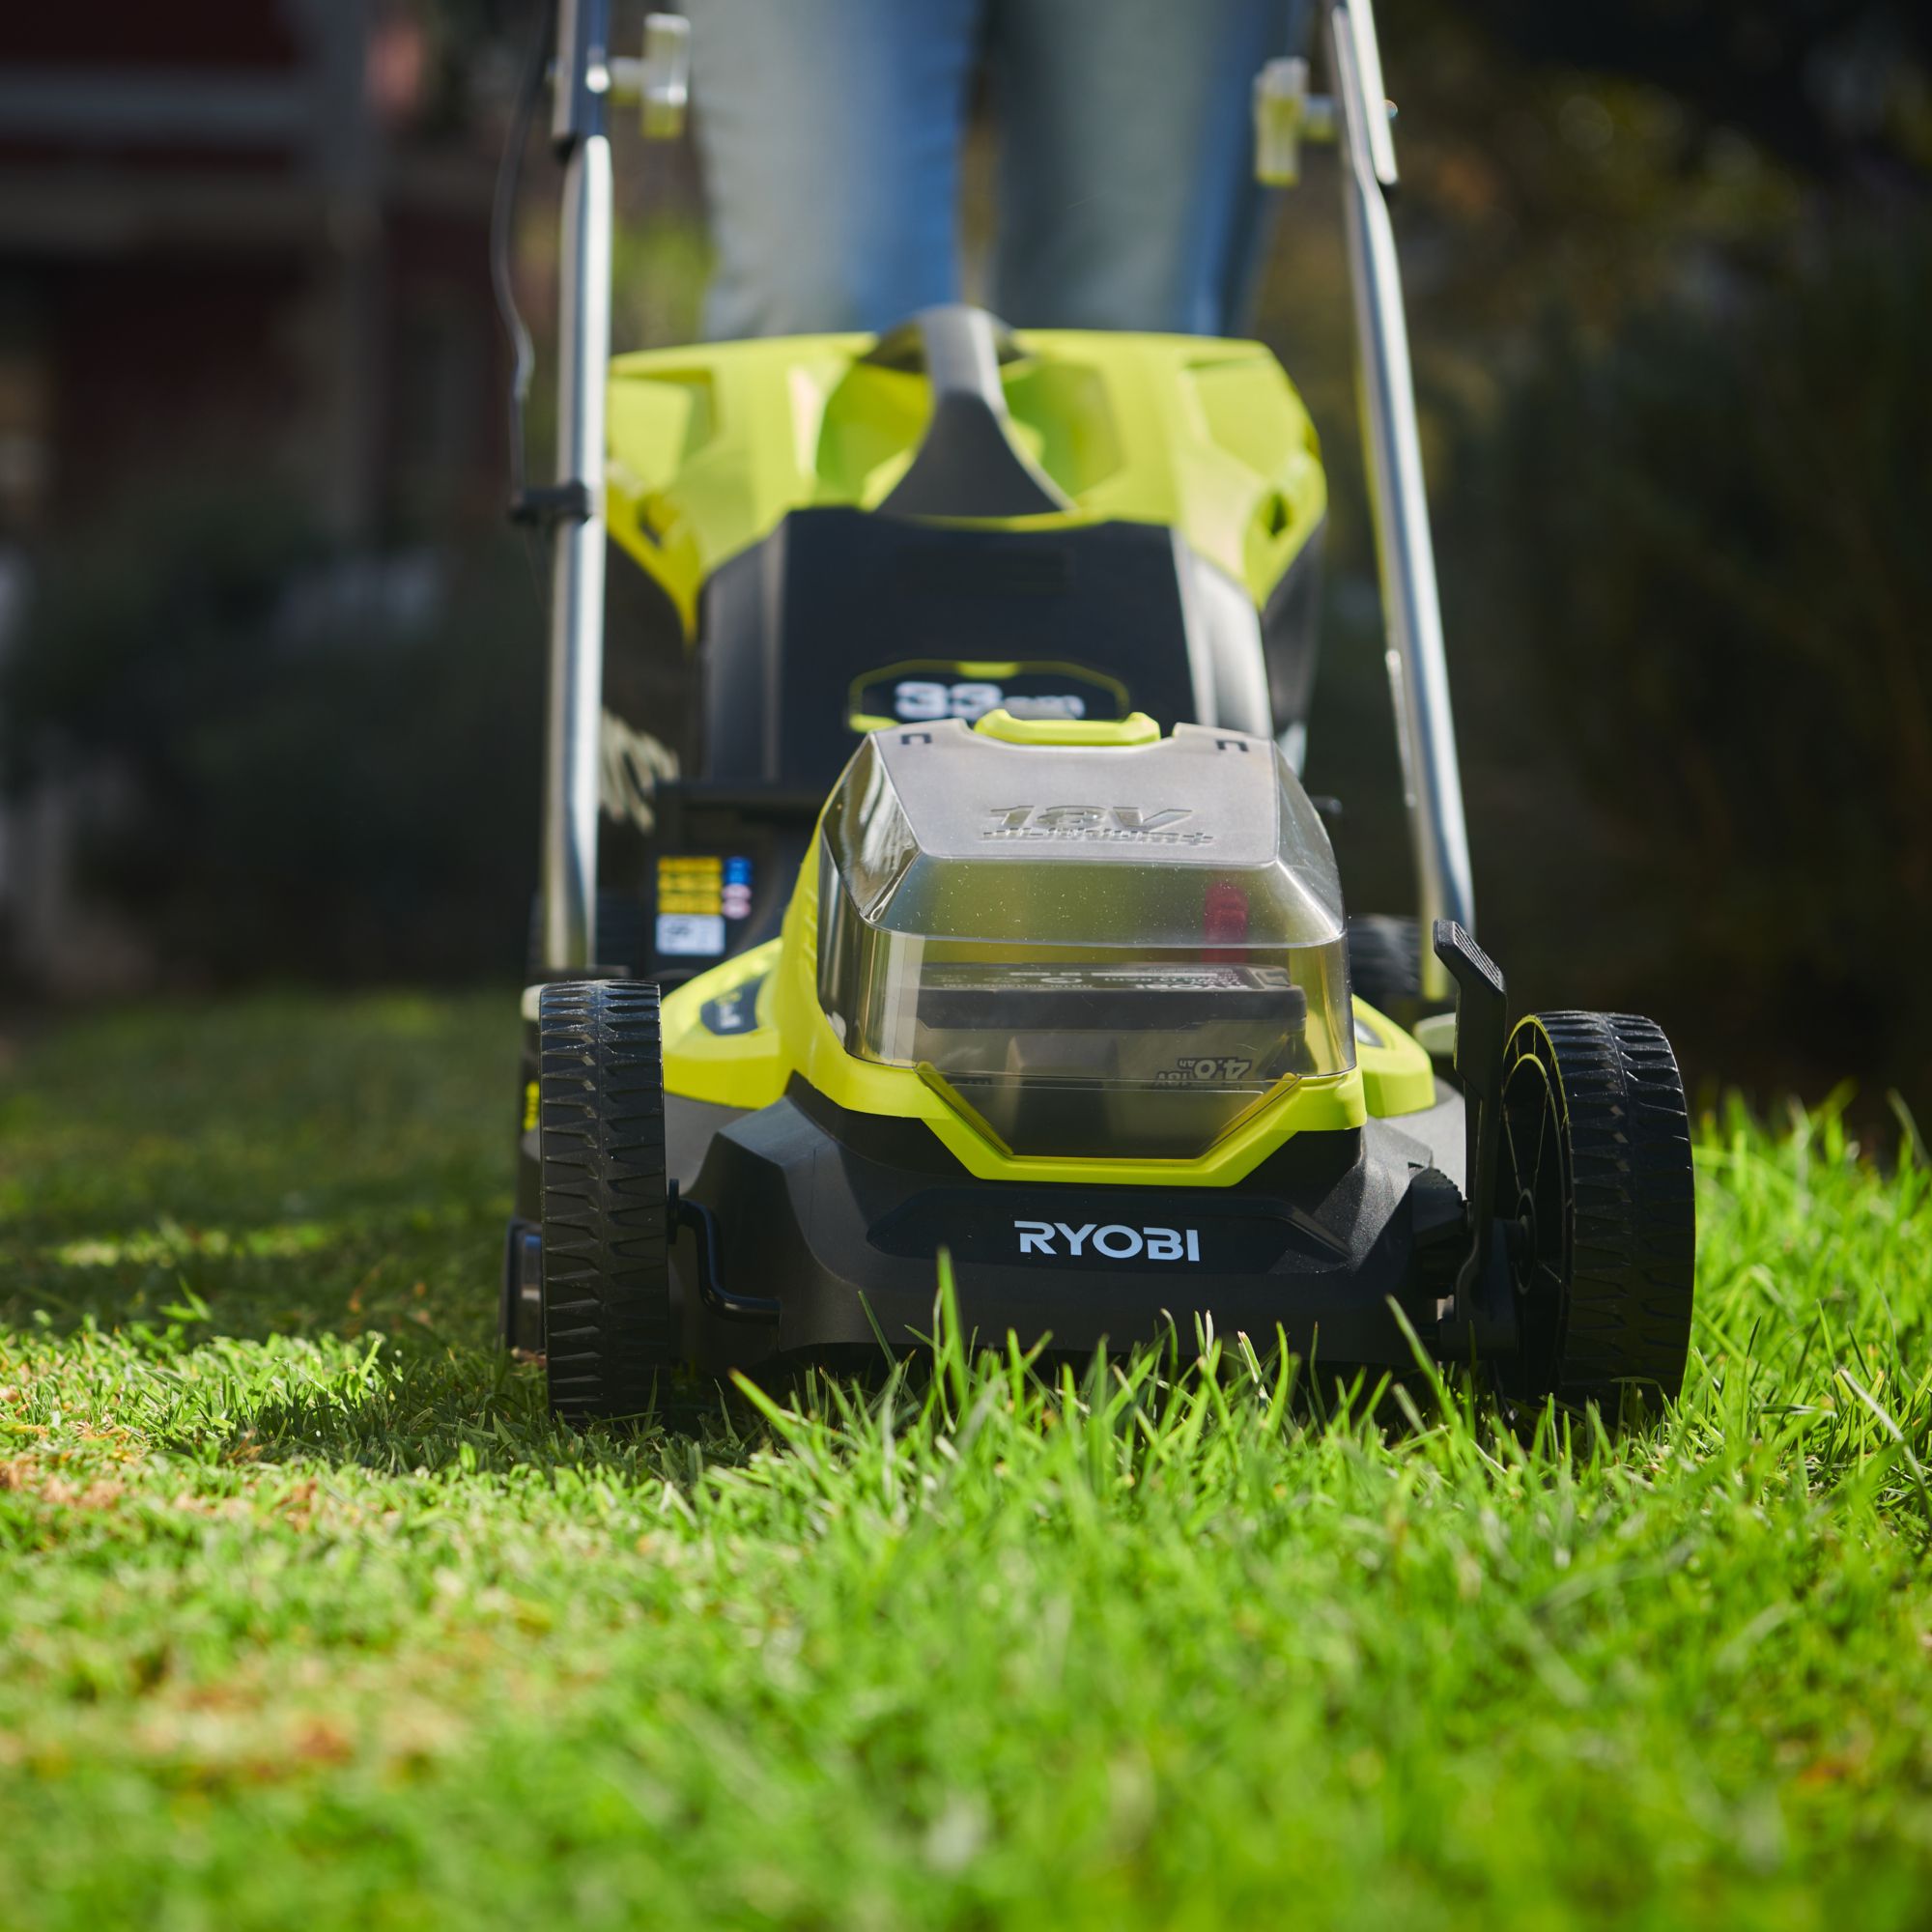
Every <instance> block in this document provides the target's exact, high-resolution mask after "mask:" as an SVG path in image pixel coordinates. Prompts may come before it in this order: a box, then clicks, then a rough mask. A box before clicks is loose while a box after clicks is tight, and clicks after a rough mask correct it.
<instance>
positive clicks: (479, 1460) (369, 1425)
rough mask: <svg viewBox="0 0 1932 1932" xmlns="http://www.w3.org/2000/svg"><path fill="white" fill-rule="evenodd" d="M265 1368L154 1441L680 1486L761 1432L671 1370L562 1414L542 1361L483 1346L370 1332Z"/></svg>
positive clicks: (728, 1395) (247, 1453)
mask: <svg viewBox="0 0 1932 1932" xmlns="http://www.w3.org/2000/svg"><path fill="white" fill-rule="evenodd" d="M275 1379H276V1383H277V1387H276V1390H275V1392H274V1393H271V1394H266V1395H263V1396H261V1397H259V1398H256V1399H254V1400H248V1399H246V1398H245V1397H244V1398H243V1399H242V1400H241V1401H240V1402H238V1403H236V1404H234V1405H233V1406H226V1407H224V1409H223V1410H222V1412H221V1413H220V1414H218V1415H211V1416H210V1417H209V1419H208V1420H207V1422H206V1423H202V1424H195V1423H189V1424H187V1425H186V1426H182V1427H177V1428H176V1429H175V1430H173V1431H172V1432H170V1433H169V1434H167V1435H163V1436H162V1437H161V1438H160V1439H161V1443H162V1446H164V1447H165V1448H168V1449H170V1450H172V1451H175V1452H177V1453H183V1454H189V1455H197V1456H206V1455H209V1454H211V1453H212V1454H213V1455H214V1456H216V1457H217V1458H219V1459H221V1460H224V1461H229V1462H234V1463H279V1464H283V1465H285V1466H286V1465H299V1464H302V1463H325V1464H327V1465H329V1466H331V1467H350V1466H355V1467H361V1468H366V1469H371V1470H375V1471H378V1472H381V1473H386V1474H402V1473H426V1474H431V1475H435V1474H439V1473H441V1472H443V1471H448V1470H461V1471H462V1473H463V1475H464V1477H465V1478H466V1479H470V1478H473V1477H475V1476H477V1475H490V1474H497V1475H502V1476H509V1475H511V1474H513V1473H520V1472H521V1473H527V1472H529V1471H531V1470H537V1471H549V1472H555V1471H558V1470H564V1469H581V1470H597V1471H599V1472H605V1473H610V1474H612V1475H616V1476H619V1477H621V1478H625V1479H632V1478H639V1477H645V1476H649V1477H653V1478H657V1479H662V1480H666V1481H670V1482H673V1483H676V1484H678V1485H679V1486H680V1487H684V1486H687V1485H688V1484H689V1483H691V1482H695V1481H696V1479H697V1478H698V1476H700V1475H701V1474H702V1472H703V1470H704V1468H705V1467H706V1466H707V1465H710V1464H714V1463H719V1462H723V1461H738V1460H741V1459H742V1458H743V1457H744V1456H746V1455H748V1454H749V1453H750V1452H751V1451H752V1449H753V1448H754V1447H757V1446H759V1445H761V1444H763V1443H765V1442H766V1441H768V1440H769V1435H768V1432H767V1431H766V1429H765V1428H764V1426H763V1424H762V1423H761V1422H760V1420H759V1418H758V1416H757V1415H756V1413H755V1411H754V1410H753V1408H752V1407H751V1406H750V1405H748V1404H747V1403H745V1402H744V1401H742V1400H741V1399H740V1398H739V1397H738V1396H736V1395H735V1394H734V1393H733V1392H731V1391H729V1390H728V1389H725V1388H722V1387H720V1386H719V1385H718V1384H716V1383H715V1382H712V1381H710V1380H708V1379H705V1380H701V1381H700V1380H696V1379H692V1378H683V1377H678V1378H667V1379H666V1381H665V1383H664V1385H663V1386H662V1387H661V1389H660V1390H659V1394H658V1400H657V1402H656V1404H655V1406H653V1407H652V1408H651V1409H650V1410H648V1411H647V1412H646V1413H644V1414H641V1415H639V1416H636V1417H631V1418H627V1419H625V1420H623V1421H618V1422H610V1423H599V1424H596V1425H595V1426H593V1427H591V1428H588V1429H583V1430H576V1429H571V1428H568V1427H566V1426H565V1425H563V1424H561V1423H559V1422H557V1421H556V1420H554V1418H553V1417H552V1415H551V1413H550V1408H549V1403H548V1399H547V1396H546V1392H545V1388H544V1378H543V1369H542V1367H541V1365H540V1364H537V1363H532V1362H519V1361H516V1360H514V1359H513V1358H512V1357H511V1356H509V1355H508V1354H506V1353H505V1352H503V1351H502V1350H498V1349H497V1348H495V1347H489V1348H463V1349H426V1348H421V1347H414V1346H409V1345H404V1346H400V1347H389V1346H382V1347H378V1348H374V1349H372V1350H370V1351H369V1352H368V1354H367V1356H366V1358H365V1359H364V1360H363V1361H362V1362H361V1363H360V1364H359V1365H352V1366H349V1367H346V1368H343V1369H341V1370H339V1371H338V1372H337V1373H336V1374H334V1375H332V1376H329V1377H327V1378H318V1379H315V1380H312V1381H303V1380H301V1379H299V1378H294V1377H278V1378H275Z"/></svg>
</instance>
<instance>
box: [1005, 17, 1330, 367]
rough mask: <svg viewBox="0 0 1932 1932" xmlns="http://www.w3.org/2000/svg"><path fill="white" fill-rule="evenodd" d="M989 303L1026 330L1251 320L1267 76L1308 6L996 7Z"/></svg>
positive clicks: (1210, 328) (1291, 45)
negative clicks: (995, 171) (1257, 110)
mask: <svg viewBox="0 0 1932 1932" xmlns="http://www.w3.org/2000/svg"><path fill="white" fill-rule="evenodd" d="M992 9H993V11H992V24H991V61H992V71H993V99H994V109H995V113H996V116H997V118H998V123H999V129H1000V152H1001V182H1000V239H999V246H998V257H997V262H996V265H995V276H994V287H995V296H994V299H995V304H996V306H997V307H998V308H999V310H1000V312H1001V314H1002V315H1003V316H1004V317H1005V318H1006V319H1007V321H1009V322H1010V323H1013V324H1014V325H1016V326H1019V327H1027V326H1031V327H1063V328H1130V329H1153V330H1175V331H1178V332H1181V333H1186V334H1195V335H1222V334H1227V333H1231V332H1233V331H1236V330H1237V329H1239V328H1240V327H1242V326H1243V321H1244V314H1245V310H1246V306H1247V301H1248V296H1249V291H1250V286H1251V284H1252V282H1253V280H1254V273H1255V270H1256V268H1257V266H1258V262H1259V256H1260V247H1261V243H1262V241H1263V239H1264V236H1263V230H1264V214H1265V213H1266V212H1267V209H1268V196H1267V193H1266V191H1265V190H1264V189H1262V188H1260V187H1258V186H1257V185H1256V183H1255V180H1254V167H1253V155H1254V147H1253V140H1254V137H1253V123H1252V120H1251V116H1250V101H1251V98H1252V89H1253V86H1254V78H1255V74H1256V72H1257V71H1259V70H1260V68H1261V66H1262V64H1263V63H1264V61H1266V60H1268V59H1270V58H1271V57H1272V56H1274V55H1276V54H1282V53H1289V52H1293V51H1296V50H1298V49H1299V46H1300V41H1301V36H1302V35H1303V34H1304V33H1305V31H1306V26H1305V22H1306V13H1307V8H1306V0H992Z"/></svg>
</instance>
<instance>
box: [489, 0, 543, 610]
mask: <svg viewBox="0 0 1932 1932" xmlns="http://www.w3.org/2000/svg"><path fill="white" fill-rule="evenodd" d="M555 15H556V0H543V4H542V5H540V6H539V7H538V9H537V20H536V31H535V32H534V33H533V34H532V35H531V37H530V46H529V51H528V53H527V54H526V55H525V57H524V68H523V72H522V74H521V76H520V77H519V79H518V82H517V99H516V104H515V106H514V107H513V108H512V110H511V114H510V132H509V138H508V139H507V141H506V142H505V143H504V146H503V156H502V159H501V160H499V161H498V162H497V191H496V195H495V198H494V199H493V200H492V202H491V205H490V286H491V288H492V290H493V291H494V292H495V294H496V298H497V315H498V316H500V317H501V318H502V323H503V332H504V333H505V334H506V335H508V337H509V338H510V350H511V355H512V362H511V368H510V396H509V458H510V503H511V506H512V513H513V514H514V513H515V509H516V506H517V505H519V504H521V503H522V502H523V500H524V498H525V496H526V492H527V490H528V488H529V466H528V461H527V456H526V447H525V437H524V416H525V411H526V406H527V404H528V402H529V395H530V378H531V376H532V375H533V374H534V373H535V370H536V360H537V358H536V348H535V345H534V344H533V343H532V342H531V340H530V331H529V326H528V325H527V324H526V322H525V321H524V317H523V311H522V310H521V309H519V308H518V306H517V291H516V285H515V280H514V277H513V274H512V271H511V257H512V253H513V250H514V245H515V237H514V235H513V234H512V232H511V231H512V228H513V226H514V224H515V221H516V216H517V189H518V187H519V185H520V184H521V183H522V180H523V173H524V154H525V151H526V149H527V148H528V146H529V142H530V127H531V124H532V123H533V122H534V121H535V119H536V113H537V105H538V103H539V102H540V101H541V100H542V99H543V90H544V80H545V78H546V75H547V71H548V69H549V66H550V49H551V43H552V41H553V40H554V36H555ZM528 547H529V556H530V568H531V570H532V571H533V572H534V573H535V576H536V580H537V593H538V596H539V597H540V598H541V597H542V596H543V595H544V569H543V558H542V556H541V554H540V552H539V539H538V538H537V537H536V536H535V535H534V534H532V535H531V536H530V538H529V546H528Z"/></svg>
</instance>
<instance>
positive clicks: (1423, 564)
mask: <svg viewBox="0 0 1932 1932" xmlns="http://www.w3.org/2000/svg"><path fill="white" fill-rule="evenodd" d="M1368 5H1369V0H1329V4H1328V6H1327V9H1326V15H1325V26H1326V31H1327V41H1328V62H1329V72H1330V74H1331V75H1332V76H1333V87H1334V94H1335V100H1336V106H1337V113H1338V118H1339V121H1340V127H1341V135H1342V209H1343V222H1344V227H1345V229H1346V231H1347V235H1348V244H1349V270H1350V282H1351V284H1352V286H1353V292H1354V306H1355V340H1356V352H1357V358H1358V361H1359V365H1360V368H1359V376H1360V383H1361V401H1362V416H1363V431H1364V434H1363V443H1364V448H1365V450H1366V454H1367V458H1368V476H1369V497H1370V507H1371V509H1372V510H1373V512H1374V517H1375V529H1376V554H1377V560H1378V565H1379V568H1380V576H1381V592H1382V613H1383V622H1384V625H1385V626H1386V631H1387V638H1388V673H1389V686H1390V690H1391V692H1392V694H1393V696H1394V698H1395V715H1396V736H1397V739H1398V741H1399V743H1400V746H1401V750H1402V769H1403V789H1404V795H1405V802H1406V805H1407V808H1408V823H1409V842H1410V846H1411V849H1412V851H1413V854H1414V859H1415V873H1416V884H1417V887H1418V889H1419V894H1420V899H1421V905H1420V912H1421V915H1422V930H1423V932H1424V933H1429V932H1432V931H1434V929H1435V922H1436V921H1437V920H1440V919H1450V920H1454V921H1455V922H1456V923H1458V924H1460V925H1461V926H1463V928H1464V929H1465V930H1467V931H1470V932H1473V931H1474V930H1475V923H1476V922H1475V904H1474V895H1473V892H1472V890H1471V884H1470V872H1469V835H1468V829H1467V827H1466V825H1465V824H1464V822H1463V781H1462V774H1461V772H1460V770H1459V768H1458V765H1457V760H1456V729H1455V721H1454V718H1453V717H1452V715H1451V712H1450V704H1449V672H1448V667H1447V664H1446V662H1445V660H1444V656H1443V649H1442V610H1441V604H1440V601H1439V598H1438V595H1437V592H1436V586H1435V549H1434V546H1433V545H1432V543H1431V541H1430V535H1429V501H1428V497H1427V496H1426V494H1425V492H1424V488H1423V479H1422V441H1421V438H1420V436H1419V434H1418V432H1417V428H1416V420H1415V387H1414V378H1413V375H1412V374H1411V372H1410V368H1409V360H1408V327H1407V324H1406V320H1405V318H1404V315H1403V305H1402V274H1401V270H1400V268H1399V266H1398V264H1397V261H1396V252H1395V231H1394V229H1393V227H1392V226H1391V224H1390V222H1389V212H1388V203H1387V201H1386V199H1385V198H1384V196H1383V192H1382V185H1381V180H1380V176H1379V172H1378V166H1377V159H1376V154H1375V149H1374V145H1373V143H1372V137H1371V132H1370V130H1371V128H1374V127H1376V126H1377V124H1378V121H1379V122H1380V123H1381V126H1382V130H1383V132H1384V133H1385V132H1386V116H1387V109H1386V107H1385V106H1384V105H1383V103H1382V101H1381V100H1379V99H1370V98H1369V93H1368V90H1367V87H1366V86H1365V80H1366V76H1365V74H1364V73H1363V71H1362V67H1361V64H1360V62H1359V61H1358V59H1357V53H1358V49H1359V47H1360V45H1361V44H1362V42H1361V41H1360V40H1358V38H1357V35H1356V26H1355V23H1353V22H1351V20H1350V9H1351V8H1360V9H1363V10H1364V11H1366V9H1367V7H1368ZM1371 44H1372V43H1371ZM1388 171H1389V172H1390V173H1391V174H1392V173H1393V165H1392V160H1391V163H1390V165H1389V169H1388ZM1422 989H1423V993H1424V995H1425V997H1427V998H1430V999H1440V998H1443V997H1444V996H1446V995H1447V993H1448V991H1449V979H1448V974H1447V973H1446V971H1445V970H1444V968H1443V966H1442V962H1441V961H1440V960H1439V959H1437V958H1436V957H1435V953H1434V952H1433V951H1432V950H1431V949H1430V948H1429V947H1428V946H1427V945H1425V946H1424V947H1423V948H1422Z"/></svg>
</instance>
